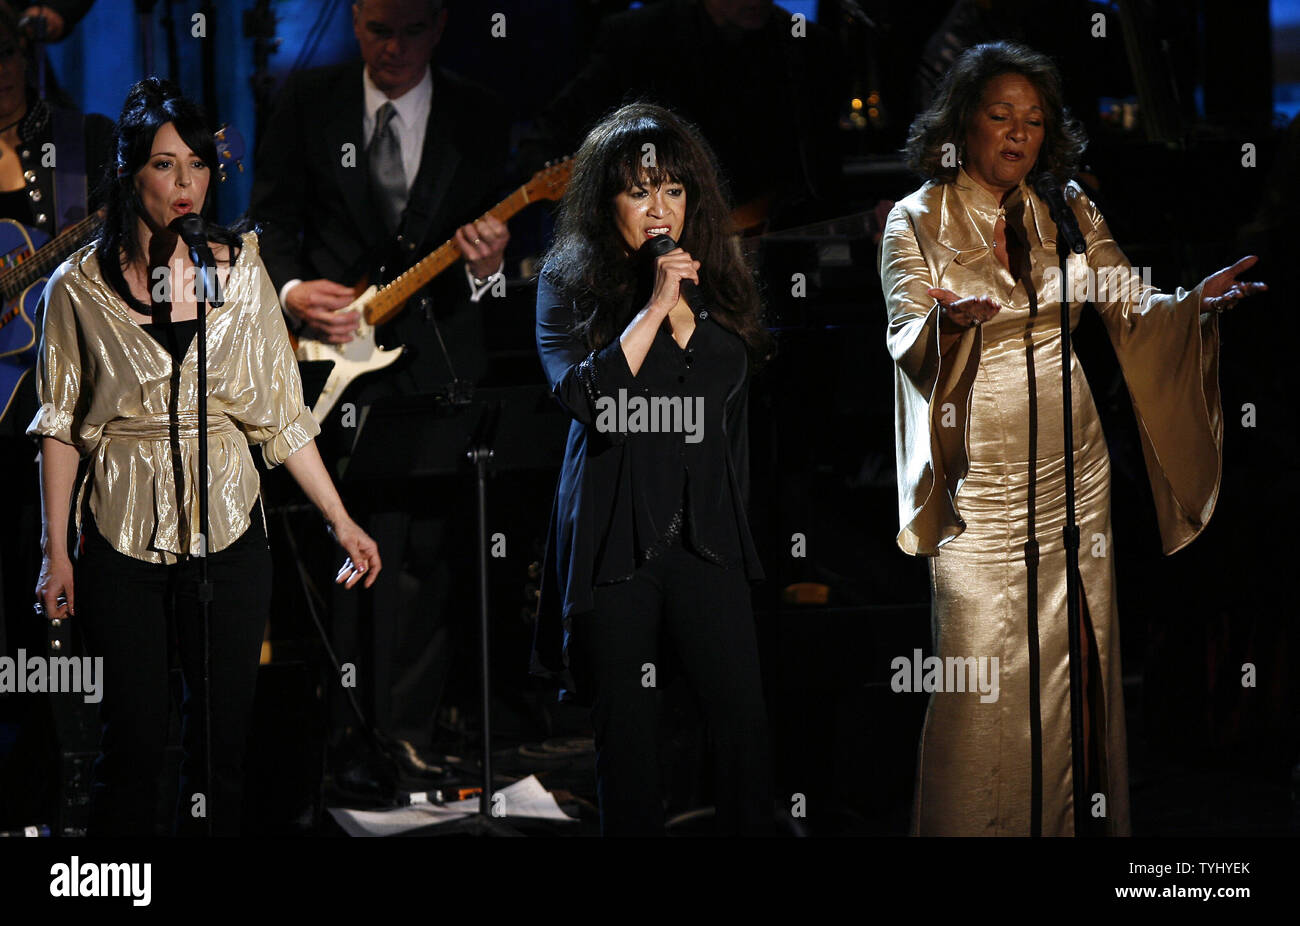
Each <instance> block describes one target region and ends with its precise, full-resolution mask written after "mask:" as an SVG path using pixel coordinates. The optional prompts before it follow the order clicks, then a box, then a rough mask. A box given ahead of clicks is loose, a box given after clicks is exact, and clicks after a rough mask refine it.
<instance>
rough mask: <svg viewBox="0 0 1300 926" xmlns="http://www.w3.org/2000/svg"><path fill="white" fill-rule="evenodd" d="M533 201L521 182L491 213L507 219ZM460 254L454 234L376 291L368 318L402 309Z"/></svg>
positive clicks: (380, 319)
mask: <svg viewBox="0 0 1300 926" xmlns="http://www.w3.org/2000/svg"><path fill="white" fill-rule="evenodd" d="M530 202H532V199H531V198H530V197H529V195H528V189H527V187H522V186H521V187H520V188H519V189H517V190H515V191H514V192H513V193H511V194H510V195H509V196H507V197H506V198H505V199H503V200H501V202H499V203H497V204H496V205H495V206H493V207H492V208H491V209H489V210H488V211H487V214H488V215H490V216H492V217H493V218H495V219H497V220H498V221H501V222H505V221H507V220H508V219H510V218H511V217H512V216H514V215H515V214H516V213H517V212H519V211H520V210H522V209H523V208H524V207H525V206H527V205H528V204H529V203H530ZM460 256H461V254H460V248H459V247H457V246H456V239H454V238H451V239H448V240H447V241H445V242H443V244H442V246H441V247H439V248H438V249H437V250H436V251H434V252H432V253H431V254H427V255H426V256H424V257H423V258H421V259H420V260H418V261H416V262H415V263H414V264H412V265H411V266H410V267H409V268H407V270H406V272H404V273H403V274H402V275H401V276H399V277H397V278H396V279H395V280H393V281H392V282H391V283H389V284H388V285H387V286H385V287H384V288H383V289H381V290H379V291H378V292H376V293H375V295H374V297H373V298H371V300H370V302H369V303H368V304H367V305H366V322H367V323H368V324H371V325H382V324H383V323H384V322H386V321H388V320H389V319H390V318H392V317H393V316H394V315H396V314H397V313H398V312H399V311H401V308H402V306H403V305H405V304H406V301H407V300H408V299H410V298H411V297H412V296H413V295H415V294H416V293H417V292H419V291H420V290H421V289H422V288H423V287H424V286H426V285H427V284H428V282H429V281H430V280H432V279H433V278H434V277H436V276H437V275H438V274H440V273H442V272H443V271H444V270H446V269H447V268H448V267H450V266H451V265H452V264H454V263H455V262H456V261H457V260H458V259H459V258H460Z"/></svg>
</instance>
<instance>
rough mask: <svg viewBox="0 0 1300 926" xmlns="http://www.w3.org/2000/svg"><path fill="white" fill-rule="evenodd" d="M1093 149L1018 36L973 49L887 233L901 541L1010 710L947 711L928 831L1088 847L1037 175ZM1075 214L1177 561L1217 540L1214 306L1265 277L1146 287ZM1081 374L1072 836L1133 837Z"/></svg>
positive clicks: (1047, 261) (947, 625)
mask: <svg viewBox="0 0 1300 926" xmlns="http://www.w3.org/2000/svg"><path fill="white" fill-rule="evenodd" d="M1083 141H1084V140H1083V135H1082V132H1081V130H1080V129H1079V127H1078V125H1077V123H1075V122H1074V121H1073V120H1072V119H1071V118H1070V116H1069V114H1068V111H1066V110H1065V108H1064V106H1063V105H1062V102H1061V91H1060V80H1059V76H1058V74H1057V72H1056V69H1055V67H1054V65H1052V63H1051V62H1050V61H1049V60H1048V59H1047V58H1045V57H1044V56H1042V55H1039V54H1038V53H1036V52H1033V51H1031V50H1029V49H1026V48H1024V47H1022V46H1016V45H1012V44H1009V43H995V44H990V45H981V46H977V47H975V48H972V49H970V50H968V51H967V52H966V53H965V54H963V55H962V57H961V58H959V59H958V60H957V62H956V63H955V64H954V65H953V68H952V69H951V70H950V71H949V73H948V75H947V77H946V78H945V80H944V82H943V84H942V85H941V86H940V88H939V90H938V92H937V96H936V99H935V101H934V103H933V105H932V106H931V108H930V109H929V110H928V111H927V112H925V113H923V114H922V115H920V116H918V117H917V120H916V121H915V122H914V123H913V125H912V130H911V138H910V139H909V142H908V149H907V150H908V155H909V160H910V163H911V165H912V166H913V167H914V168H915V169H917V170H918V171H919V172H920V173H922V174H923V175H925V176H927V177H929V178H930V179H929V182H927V183H926V184H925V185H924V186H922V187H921V188H920V189H919V190H917V191H916V192H914V193H912V194H911V195H910V196H908V197H907V198H905V199H903V200H902V201H900V202H899V203H897V204H896V205H895V206H894V208H893V210H892V211H891V213H890V215H889V219H888V222H887V224H886V229H885V232H884V235H883V239H882V242H881V255H880V274H881V282H882V285H883V289H884V295H885V304H886V307H887V310H888V313H889V324H888V333H887V343H888V348H889V351H890V354H891V355H892V357H893V358H894V362H895V397H896V408H895V424H896V432H897V466H898V490H899V521H900V526H901V530H900V532H899V534H898V545H899V547H900V548H901V549H902V550H903V551H904V552H905V553H909V554H913V555H920V556H926V557H930V561H929V562H930V580H931V589H932V596H933V597H932V607H933V611H932V631H933V636H934V649H935V654H936V655H938V656H939V657H940V658H944V659H947V658H950V657H955V658H961V659H967V658H971V657H973V658H974V659H976V660H987V662H985V663H984V664H985V665H988V666H994V665H995V666H996V671H997V673H998V678H997V682H998V696H997V697H996V699H988V698H983V697H982V696H981V695H980V693H978V692H972V691H970V686H967V690H966V691H965V692H963V691H938V692H935V693H934V694H932V696H931V700H930V705H929V709H928V711H927V713H926V718H925V726H924V729H923V731H922V734H921V744H920V749H919V751H918V770H917V780H916V791H915V803H914V807H913V820H912V829H913V832H915V833H918V834H947V835H979V834H987V835H1030V834H1033V833H1036V832H1041V833H1042V834H1044V835H1052V834H1059V835H1070V834H1072V833H1075V832H1076V827H1075V810H1074V806H1073V805H1074V795H1073V787H1074V786H1073V771H1072V761H1071V733H1070V672H1069V641H1068V632H1067V629H1066V611H1067V608H1066V551H1065V546H1064V542H1063V538H1062V528H1063V526H1064V524H1065V472H1064V464H1065V456H1064V436H1063V418H1062V381H1061V333H1060V300H1061V297H1062V286H1061V280H1060V277H1059V273H1057V268H1058V266H1059V264H1058V257H1057V250H1056V241H1057V229H1056V225H1055V224H1054V223H1053V221H1052V219H1051V217H1050V213H1049V210H1048V207H1047V205H1046V203H1044V202H1043V201H1042V200H1041V199H1039V197H1038V195H1037V194H1036V193H1035V192H1034V190H1033V189H1032V188H1031V186H1030V184H1029V182H1027V180H1032V179H1033V178H1035V177H1037V176H1038V175H1039V174H1041V173H1043V172H1048V173H1050V174H1052V175H1053V176H1054V177H1055V178H1056V179H1057V181H1058V182H1064V181H1066V180H1068V178H1069V177H1070V176H1071V174H1072V173H1073V172H1074V169H1075V168H1076V167H1077V164H1078V158H1079V155H1080V154H1081V152H1082V148H1083ZM1065 200H1066V202H1067V204H1068V205H1069V207H1070V208H1071V209H1072V210H1073V212H1074V214H1075V215H1076V217H1077V218H1078V221H1079V226H1080V229H1081V231H1082V233H1083V235H1084V237H1085V240H1086V243H1087V249H1086V252H1085V253H1083V254H1072V255H1070V258H1069V264H1068V266H1069V274H1070V280H1071V284H1070V285H1071V291H1070V295H1071V296H1075V297H1076V298H1074V299H1072V300H1071V308H1070V324H1071V327H1072V328H1073V327H1074V326H1075V325H1076V324H1077V323H1078V319H1079V316H1080V314H1081V312H1082V308H1083V306H1082V299H1081V298H1079V297H1080V296H1082V295H1085V294H1084V293H1080V292H1079V291H1077V290H1075V289H1074V287H1075V286H1076V285H1079V284H1078V283H1076V281H1083V280H1085V279H1086V278H1087V276H1086V275H1088V274H1089V273H1091V274H1092V275H1093V277H1092V278H1093V280H1094V282H1095V284H1096V285H1095V287H1094V291H1095V295H1094V296H1093V297H1092V298H1093V302H1094V305H1095V307H1096V309H1097V311H1098V313H1099V314H1100V316H1101V318H1102V321H1103V322H1104V325H1105V327H1106V330H1107V332H1108V333H1109V335H1110V338H1111V341H1112V343H1113V344H1114V346H1115V351H1116V353H1117V355H1118V357H1119V361H1120V364H1121V367H1122V369H1123V372H1124V377H1125V380H1126V382H1127V384H1128V388H1129V393H1130V395H1131V397H1132V400H1133V406H1134V411H1135V413H1136V415H1137V421H1138V424H1139V429H1140V432H1141V439H1142V446H1143V451H1144V455H1145V458H1146V464H1147V471H1148V475H1149V478H1150V480H1151V486H1152V491H1153V493H1154V496H1155V499H1156V507H1157V514H1158V520H1159V525H1160V533H1161V539H1162V542H1163V547H1164V551H1165V553H1167V554H1168V553H1173V552H1174V551H1175V550H1178V549H1180V548H1181V547H1183V546H1185V545H1186V544H1187V543H1189V542H1190V541H1191V540H1192V539H1193V538H1194V537H1195V536H1196V535H1197V534H1198V533H1199V532H1200V531H1201V529H1202V528H1203V527H1204V526H1205V524H1206V522H1207V521H1208V520H1209V518H1210V514H1211V513H1212V512H1213V510H1214V504H1215V500H1216V498H1217V495H1218V488H1219V475H1220V470H1221V466H1222V454H1221V448H1222V438H1223V423H1222V416H1221V413H1220V404H1219V392H1218V349H1219V347H1218V317H1217V316H1218V313H1219V312H1220V311H1222V310H1223V309H1225V308H1227V307H1229V306H1230V305H1232V304H1234V303H1235V302H1236V301H1238V300H1239V299H1241V298H1242V297H1243V296H1245V295H1249V294H1250V293H1252V292H1255V291H1257V290H1259V289H1262V288H1263V284H1259V283H1245V282H1237V280H1236V277H1237V275H1238V274H1240V273H1242V272H1243V271H1245V270H1246V269H1248V268H1249V267H1250V266H1251V265H1252V264H1253V263H1254V260H1255V259H1254V258H1245V259H1243V260H1242V261H1239V262H1238V263H1237V264H1235V265H1234V266H1232V267H1230V268H1228V269H1226V270H1222V271H1220V272H1219V273H1216V274H1214V275H1213V276H1210V277H1207V278H1206V279H1205V280H1203V281H1202V282H1201V283H1200V284H1199V285H1198V286H1197V287H1196V288H1195V289H1192V290H1190V291H1188V290H1184V289H1181V288H1180V289H1178V290H1176V291H1175V292H1174V293H1172V294H1166V293H1162V292H1159V291H1158V290H1156V289H1155V288H1154V287H1152V286H1150V285H1149V284H1146V283H1142V282H1140V281H1139V282H1136V283H1134V282H1133V278H1132V276H1131V274H1130V271H1131V267H1130V265H1129V264H1128V261H1127V259H1126V258H1125V257H1124V254H1123V252H1121V251H1120V249H1119V247H1118V246H1117V245H1116V244H1115V241H1114V240H1113V239H1112V238H1111V235H1110V231H1109V229H1108V228H1107V226H1106V222H1105V220H1104V219H1103V218H1102V216H1101V214H1100V213H1099V212H1098V211H1097V208H1096V207H1095V206H1094V205H1093V204H1092V202H1091V201H1090V200H1089V199H1088V197H1087V196H1086V195H1085V194H1084V193H1083V191H1082V190H1081V189H1080V188H1079V186H1078V185H1077V184H1075V183H1072V182H1071V183H1068V184H1067V185H1066V189H1065ZM1103 282H1104V283H1105V286H1103V285H1102V284H1103ZM1070 378H1071V383H1072V391H1073V411H1072V417H1073V429H1074V441H1073V443H1074V446H1073V455H1074V466H1075V483H1076V520H1077V523H1078V526H1079V531H1080V536H1081V538H1082V540H1081V545H1080V552H1079V575H1080V584H1079V587H1080V588H1081V591H1082V599H1083V600H1082V602H1081V605H1082V607H1081V614H1082V621H1081V640H1080V643H1081V652H1082V653H1083V654H1085V656H1086V657H1087V658H1085V659H1084V660H1083V665H1082V666H1081V669H1082V673H1083V681H1084V684H1083V698H1084V705H1085V711H1084V718H1083V727H1084V742H1085V754H1086V755H1087V756H1088V757H1089V759H1090V761H1087V762H1086V763H1085V767H1086V768H1087V771H1088V775H1087V780H1086V786H1085V791H1084V793H1085V794H1086V795H1088V798H1089V805H1088V806H1087V807H1086V808H1085V809H1084V813H1083V814H1082V815H1081V819H1080V820H1079V824H1080V826H1079V828H1078V832H1079V833H1083V832H1086V831H1089V832H1101V831H1104V832H1106V833H1109V834H1127V833H1128V831H1129V807H1128V776H1127V759H1126V752H1125V736H1124V705H1123V692H1122V687H1121V672H1120V650H1119V628H1118V622H1117V617H1116V608H1115V587H1114V566H1113V561H1112V558H1111V556H1110V551H1111V549H1112V543H1111V534H1110V468H1109V461H1108V457H1107V450H1106V442H1105V438H1104V436H1103V434H1102V428H1101V423H1100V421H1099V419H1098V416H1097V410H1096V407H1095V406H1094V405H1093V401H1092V396H1091V394H1090V393H1089V391H1088V384H1087V381H1086V379H1085V378H1084V375H1083V371H1082V370H1081V368H1080V367H1079V364H1078V361H1077V359H1076V358H1075V357H1074V356H1073V354H1071V357H1070ZM1031 532H1032V539H1033V540H1036V542H1037V544H1038V563H1037V581H1036V582H1034V583H1032V587H1031V582H1030V578H1029V577H1030V575H1031V571H1030V569H1029V567H1028V566H1027V553H1026V550H1027V547H1026V544H1027V543H1029V542H1030V540H1031ZM1035 618H1036V630H1035V629H1034V627H1035ZM994 658H996V659H997V662H996V663H994V662H993V659H994ZM1035 678H1036V685H1034V686H1033V687H1034V688H1036V691H1033V692H1031V680H1034V679H1035ZM1035 695H1036V696H1035Z"/></svg>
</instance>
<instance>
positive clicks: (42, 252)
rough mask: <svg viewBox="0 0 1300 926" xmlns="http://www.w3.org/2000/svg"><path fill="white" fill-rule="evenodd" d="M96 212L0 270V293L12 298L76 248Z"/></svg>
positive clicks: (91, 223)
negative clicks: (18, 261)
mask: <svg viewBox="0 0 1300 926" xmlns="http://www.w3.org/2000/svg"><path fill="white" fill-rule="evenodd" d="M99 219H100V216H99V213H97V212H96V213H92V214H91V215H88V216H86V217H85V218H84V219H82V220H81V221H80V222H78V223H77V224H76V225H73V226H72V227H71V228H68V229H67V230H65V231H63V232H61V233H59V234H58V235H55V236H54V237H53V238H51V239H50V240H49V241H47V242H46V243H45V244H44V245H42V246H41V247H40V248H39V249H38V250H37V251H36V253H35V254H33V255H32V256H31V257H29V258H27V259H26V260H25V261H23V262H22V263H21V264H19V265H18V266H16V267H13V268H11V269H9V270H6V271H5V272H4V273H0V296H3V297H4V299H5V300H6V301H7V300H9V299H13V298H14V297H15V296H17V295H18V294H19V293H21V292H22V291H23V290H25V289H26V288H27V287H28V286H31V285H32V284H33V283H35V282H36V281H37V280H39V279H40V278H41V277H43V276H46V275H47V274H48V273H49V272H50V271H51V270H53V269H54V268H55V267H57V266H58V265H59V264H61V263H62V262H63V260H64V258H66V257H67V256H68V255H69V254H71V253H72V252H73V251H75V250H76V249H77V247H78V246H79V245H80V244H81V242H82V240H84V239H85V237H86V235H87V234H89V233H90V231H91V230H92V229H93V228H94V227H95V225H96V224H98V222H99Z"/></svg>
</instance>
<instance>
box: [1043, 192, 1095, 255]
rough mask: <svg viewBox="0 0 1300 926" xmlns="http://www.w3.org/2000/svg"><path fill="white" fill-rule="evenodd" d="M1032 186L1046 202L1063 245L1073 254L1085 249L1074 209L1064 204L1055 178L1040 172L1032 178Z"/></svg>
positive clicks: (1086, 246) (1080, 252)
mask: <svg viewBox="0 0 1300 926" xmlns="http://www.w3.org/2000/svg"><path fill="white" fill-rule="evenodd" d="M1033 186H1034V192H1035V193H1037V194H1038V198H1039V199H1041V200H1042V201H1043V202H1045V203H1047V208H1048V210H1049V211H1050V212H1051V214H1052V221H1053V222H1055V223H1056V230H1057V232H1058V233H1059V234H1060V236H1061V240H1062V241H1063V242H1064V243H1065V246H1066V247H1067V248H1069V249H1070V250H1071V251H1073V252H1074V253H1075V254H1082V253H1083V252H1084V251H1086V250H1087V249H1088V245H1087V243H1086V242H1085V241H1084V240H1083V232H1081V231H1079V220H1078V219H1077V218H1075V215H1074V210H1073V209H1071V208H1070V207H1069V206H1068V205H1066V202H1065V196H1064V195H1062V193H1061V187H1060V185H1059V184H1057V182H1056V178H1055V177H1053V176H1052V175H1051V174H1050V173H1041V174H1039V175H1038V176H1037V177H1035V178H1034V184H1033Z"/></svg>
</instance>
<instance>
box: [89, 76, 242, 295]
mask: <svg viewBox="0 0 1300 926" xmlns="http://www.w3.org/2000/svg"><path fill="white" fill-rule="evenodd" d="M168 122H170V123H172V125H173V126H174V127H175V128H176V133H177V134H178V135H179V136H180V137H181V141H183V142H185V144H186V145H188V146H189V148H190V150H191V151H193V152H194V153H195V154H197V155H198V156H199V157H200V158H201V159H202V160H203V163H204V164H207V165H208V171H209V174H210V176H211V178H212V179H211V181H210V182H209V183H208V191H207V196H206V197H205V198H204V200H203V204H202V205H201V206H200V208H199V214H200V215H202V216H203V217H204V218H207V217H208V216H209V215H210V214H211V212H212V204H213V200H214V199H215V198H216V197H215V193H214V188H215V187H216V182H217V171H218V168H219V164H218V161H217V145H216V142H215V141H214V140H213V138H212V131H211V130H210V129H209V128H208V125H207V120H206V118H205V117H204V115H203V110H202V109H200V108H199V106H198V105H197V104H195V103H193V102H191V101H190V100H188V99H186V98H185V97H184V96H183V95H182V94H181V92H180V88H178V87H177V86H176V85H175V84H173V83H172V82H171V81H169V80H162V79H161V78H158V77H146V78H145V79H144V80H142V81H140V82H138V83H137V84H136V85H135V86H134V87H132V88H131V91H130V93H128V94H127V95H126V102H125V103H123V104H122V115H121V116H119V117H118V120H117V124H116V125H115V126H113V142H112V149H111V150H112V156H111V157H110V158H109V161H108V164H107V166H106V168H105V172H104V179H103V181H102V183H101V187H100V190H101V192H100V195H101V198H102V199H103V202H104V205H105V207H106V208H107V213H106V214H105V216H104V225H103V227H102V228H101V229H100V232H99V238H98V239H97V241H96V244H95V255H96V256H97V257H98V258H99V267H100V270H101V272H102V273H103V274H104V276H105V277H106V278H107V279H108V281H109V283H111V284H112V286H113V288H114V289H116V290H117V291H118V292H119V293H122V294H123V295H124V296H125V297H126V298H127V300H128V302H130V303H132V304H133V306H134V307H135V308H136V309H137V311H140V312H144V313H145V314H148V311H149V310H148V309H145V308H143V307H141V306H140V305H139V303H138V300H136V299H134V298H133V297H131V296H130V287H129V286H127V285H126V280H125V278H124V276H123V273H122V266H123V264H127V265H129V264H131V263H133V262H135V261H137V260H139V259H140V257H141V256H142V255H141V254H140V242H139V240H138V239H137V238H136V221H137V219H139V218H140V217H141V216H142V215H143V214H144V209H143V206H142V205H141V203H140V194H139V193H137V192H136V188H135V175H136V173H137V172H138V171H139V170H140V168H142V167H143V166H144V165H145V164H146V163H148V161H149V154H150V152H152V151H153V140H154V136H155V135H157V134H158V130H159V129H160V128H162V126H164V125H166V124H167V123H168ZM208 237H209V238H210V239H211V240H213V241H216V242H218V243H220V244H224V245H226V246H227V247H228V248H229V249H230V255H229V260H230V262H231V263H234V261H235V259H236V257H237V256H238V253H239V246H240V243H241V239H240V237H239V235H237V234H236V233H235V232H233V231H231V230H230V229H227V228H223V227H222V226H219V225H215V224H212V223H209V224H208Z"/></svg>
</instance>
